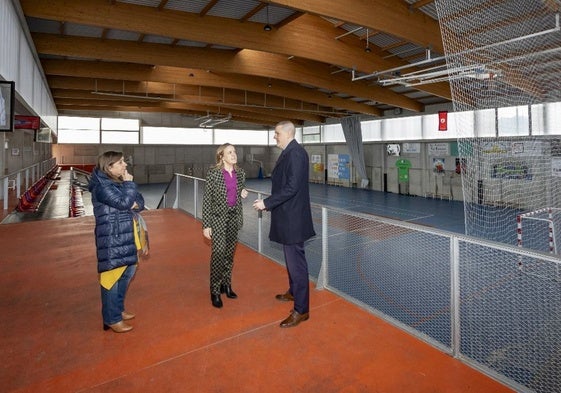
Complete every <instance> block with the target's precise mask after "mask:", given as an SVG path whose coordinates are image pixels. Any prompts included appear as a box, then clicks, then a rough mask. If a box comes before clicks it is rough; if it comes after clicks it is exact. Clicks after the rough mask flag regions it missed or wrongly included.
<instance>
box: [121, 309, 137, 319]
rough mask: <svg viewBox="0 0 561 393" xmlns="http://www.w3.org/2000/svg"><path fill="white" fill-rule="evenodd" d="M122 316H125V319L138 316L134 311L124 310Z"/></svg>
mask: <svg viewBox="0 0 561 393" xmlns="http://www.w3.org/2000/svg"><path fill="white" fill-rule="evenodd" d="M121 316H122V317H123V321H130V320H131V319H134V317H136V315H134V314H133V313H132V312H126V311H123V312H122V313H121Z"/></svg>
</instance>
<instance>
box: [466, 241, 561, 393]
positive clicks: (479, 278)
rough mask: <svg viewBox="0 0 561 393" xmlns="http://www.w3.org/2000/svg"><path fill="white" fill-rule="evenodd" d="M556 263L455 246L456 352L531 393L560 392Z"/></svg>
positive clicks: (479, 246)
mask: <svg viewBox="0 0 561 393" xmlns="http://www.w3.org/2000/svg"><path fill="white" fill-rule="evenodd" d="M558 271H559V261H558V260H554V259H553V258H552V259H549V260H548V259H546V258H545V257H544V258H539V257H537V258H536V257H533V256H532V255H526V254H522V253H520V254H519V253H517V252H515V251H510V250H508V249H504V250H503V249H498V248H492V247H489V245H487V244H473V243H465V242H462V243H460V299H461V303H460V329H461V336H460V337H461V344H460V351H461V353H462V355H463V356H466V357H469V358H470V359H474V360H476V361H477V362H479V363H481V364H483V365H485V366H487V367H489V368H490V369H492V370H494V371H496V372H497V373H500V374H502V375H505V376H507V377H508V378H510V379H512V380H514V381H516V382H518V383H520V384H522V385H524V386H527V387H529V388H531V389H533V390H535V391H536V392H559V391H561V335H559V328H560V326H561V296H559V295H560V289H561V281H559V274H558V273H559V272H558Z"/></svg>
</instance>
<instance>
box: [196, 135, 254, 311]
mask: <svg viewBox="0 0 561 393" xmlns="http://www.w3.org/2000/svg"><path fill="white" fill-rule="evenodd" d="M237 162H238V156H237V154H236V148H235V147H234V146H233V145H231V144H229V143H225V144H223V145H221V146H220V147H218V149H217V150H216V165H215V166H213V167H212V168H210V169H209V171H208V172H207V176H206V185H205V193H204V196H203V236H204V237H206V238H207V239H209V240H210V241H211V244H212V246H211V256H210V300H211V302H212V305H213V306H214V307H216V308H220V307H222V299H221V298H220V294H222V293H225V294H226V296H227V297H228V298H230V299H235V298H237V297H238V296H237V295H236V293H235V292H234V291H233V290H232V268H233V266H234V251H235V249H236V244H237V243H238V232H239V230H240V229H241V227H242V225H243V209H242V200H241V198H245V197H247V190H246V189H245V172H244V170H243V169H242V168H240V167H238V165H237Z"/></svg>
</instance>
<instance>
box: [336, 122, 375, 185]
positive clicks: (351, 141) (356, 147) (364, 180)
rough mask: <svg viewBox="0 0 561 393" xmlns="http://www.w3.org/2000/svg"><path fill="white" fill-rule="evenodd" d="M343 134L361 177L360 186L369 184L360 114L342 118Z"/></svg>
mask: <svg viewBox="0 0 561 393" xmlns="http://www.w3.org/2000/svg"><path fill="white" fill-rule="evenodd" d="M341 126H342V127H343V134H344V135H345V140H346V142H347V147H348V148H349V152H350V153H351V158H352V160H353V163H354V165H355V168H356V171H357V173H358V176H359V177H360V178H361V181H360V188H366V187H367V186H368V176H367V175H366V165H365V164H364V149H363V148H362V129H361V128H360V120H359V118H358V116H350V117H344V118H343V119H341Z"/></svg>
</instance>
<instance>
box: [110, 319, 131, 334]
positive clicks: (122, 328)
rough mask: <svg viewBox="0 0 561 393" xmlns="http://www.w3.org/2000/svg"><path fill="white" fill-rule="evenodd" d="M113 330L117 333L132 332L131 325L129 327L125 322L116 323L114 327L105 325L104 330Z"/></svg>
mask: <svg viewBox="0 0 561 393" xmlns="http://www.w3.org/2000/svg"><path fill="white" fill-rule="evenodd" d="M109 329H111V330H113V331H114V332H115V333H126V332H130V331H131V330H132V326H131V325H127V324H126V323H124V322H123V321H120V322H117V323H114V324H113V325H103V330H109Z"/></svg>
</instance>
